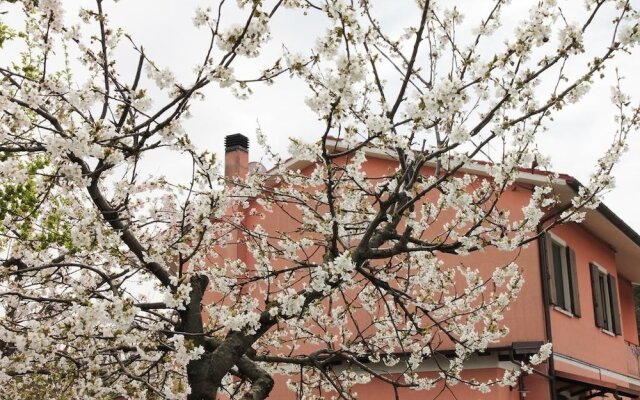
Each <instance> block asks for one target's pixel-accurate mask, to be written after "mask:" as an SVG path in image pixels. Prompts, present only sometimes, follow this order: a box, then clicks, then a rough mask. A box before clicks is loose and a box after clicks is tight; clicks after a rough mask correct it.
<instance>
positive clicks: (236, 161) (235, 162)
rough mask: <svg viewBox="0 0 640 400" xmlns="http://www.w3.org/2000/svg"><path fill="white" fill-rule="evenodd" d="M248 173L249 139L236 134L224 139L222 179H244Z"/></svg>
mask: <svg viewBox="0 0 640 400" xmlns="http://www.w3.org/2000/svg"><path fill="white" fill-rule="evenodd" d="M248 171H249V138H248V137H246V136H244V135H243V134H240V133H236V134H233V135H228V136H226V137H225V138H224V177H225V178H226V179H227V180H228V181H231V180H232V179H233V178H240V179H244V178H246V177H247V172H248Z"/></svg>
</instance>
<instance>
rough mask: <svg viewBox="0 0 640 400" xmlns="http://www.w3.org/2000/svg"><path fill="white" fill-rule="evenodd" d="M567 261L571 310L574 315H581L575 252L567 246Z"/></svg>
mask: <svg viewBox="0 0 640 400" xmlns="http://www.w3.org/2000/svg"><path fill="white" fill-rule="evenodd" d="M567 261H568V262H569V276H570V279H569V285H571V311H572V312H573V315H575V316H576V317H580V316H581V315H582V313H581V310H580V293H579V291H578V271H577V269H576V252H575V251H573V249H572V248H570V247H567Z"/></svg>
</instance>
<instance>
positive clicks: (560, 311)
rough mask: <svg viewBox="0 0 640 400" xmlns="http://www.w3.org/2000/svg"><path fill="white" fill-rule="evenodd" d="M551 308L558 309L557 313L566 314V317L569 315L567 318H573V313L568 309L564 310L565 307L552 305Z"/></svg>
mask: <svg viewBox="0 0 640 400" xmlns="http://www.w3.org/2000/svg"><path fill="white" fill-rule="evenodd" d="M553 309H554V310H556V311H558V312H559V313H561V314H564V315H566V316H567V317H569V318H573V317H574V315H573V314H572V313H571V312H569V311H567V310H565V309H564V308H562V307H558V306H553Z"/></svg>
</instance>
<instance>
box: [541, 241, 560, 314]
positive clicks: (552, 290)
mask: <svg viewBox="0 0 640 400" xmlns="http://www.w3.org/2000/svg"><path fill="white" fill-rule="evenodd" d="M543 243H544V246H543V249H544V254H545V264H546V268H547V289H548V292H549V302H550V303H551V304H558V300H557V292H556V278H555V271H554V268H553V246H552V243H551V235H549V234H548V233H545V234H544V238H543Z"/></svg>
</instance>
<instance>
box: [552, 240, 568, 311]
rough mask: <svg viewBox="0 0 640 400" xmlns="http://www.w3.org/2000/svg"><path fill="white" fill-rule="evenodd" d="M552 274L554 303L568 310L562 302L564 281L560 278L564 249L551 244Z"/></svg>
mask: <svg viewBox="0 0 640 400" xmlns="http://www.w3.org/2000/svg"><path fill="white" fill-rule="evenodd" d="M552 247H553V274H554V278H555V284H556V301H557V303H558V306H559V307H562V308H564V309H565V310H567V309H568V306H569V305H568V304H565V300H564V280H563V277H562V257H563V254H564V251H563V250H564V247H562V246H560V245H558V244H557V243H553V246H552Z"/></svg>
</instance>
